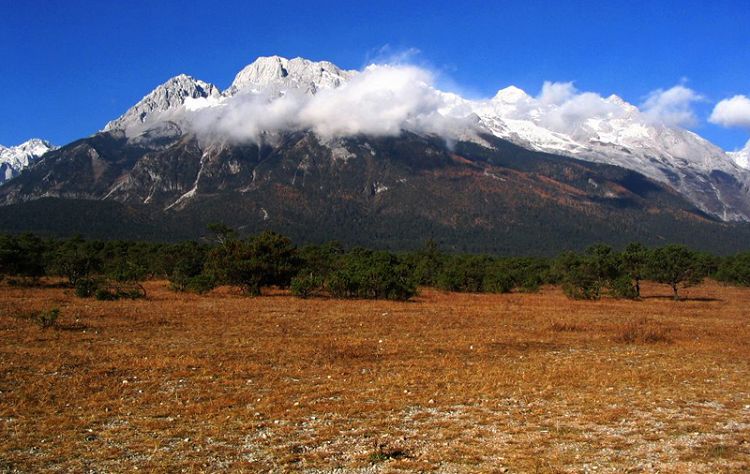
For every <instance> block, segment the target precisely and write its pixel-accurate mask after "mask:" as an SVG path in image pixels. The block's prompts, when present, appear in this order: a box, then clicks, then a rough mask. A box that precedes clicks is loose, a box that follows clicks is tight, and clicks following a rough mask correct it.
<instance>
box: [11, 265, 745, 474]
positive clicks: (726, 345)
mask: <svg viewBox="0 0 750 474" xmlns="http://www.w3.org/2000/svg"><path fill="white" fill-rule="evenodd" d="M57 278H58V277H53V278H52V279H48V278H42V280H41V282H40V285H38V286H35V287H18V286H9V285H7V284H4V283H3V284H0V348H2V349H1V350H0V351H1V354H2V355H1V356H0V357H1V358H2V361H3V364H2V367H3V371H2V394H1V396H0V413H1V414H3V420H2V423H0V458H2V461H0V464H3V465H7V466H12V468H13V469H14V470H17V471H21V472H45V471H54V472H84V471H88V470H90V469H91V467H92V466H96V469H97V470H98V471H107V472H121V471H134V470H136V468H137V470H138V471H143V472H181V471H186V472H194V471H195V472H205V471H232V472H268V471H280V472H286V471H298V470H301V469H304V470H308V471H311V472H329V471H333V470H340V471H342V472H347V471H353V472H357V471H369V470H373V471H377V472H380V471H382V472H391V471H393V472H445V471H457V472H480V473H481V472H498V471H502V470H504V469H507V472H586V471H592V472H594V471H596V472H643V471H646V472H652V471H653V472H656V471H658V472H675V473H681V472H685V473H686V472H746V471H748V469H750V456H748V453H747V450H746V449H744V446H745V444H743V443H746V440H747V439H748V436H750V429H749V428H748V426H747V423H746V422H745V421H744V420H746V419H747V400H746V398H747V397H746V396H745V394H746V392H747V380H748V378H750V367H749V366H748V363H747V361H748V360H750V347H749V346H748V345H747V344H746V341H747V339H748V337H750V326H748V325H747V324H746V323H747V311H746V308H747V307H748V305H750V291H749V290H748V289H747V288H738V287H732V286H728V285H719V284H717V283H715V282H712V281H707V282H704V283H703V284H700V285H696V286H692V287H688V288H686V289H682V288H681V289H680V296H681V298H682V301H680V303H679V304H675V303H674V302H673V301H671V300H670V298H671V296H672V290H671V288H669V287H668V286H666V285H663V284H657V283H653V282H651V281H648V280H646V281H644V282H642V285H641V286H642V288H641V290H642V300H641V301H639V302H637V303H633V302H631V301H624V300H619V299H613V298H608V297H605V296H604V295H603V296H602V298H601V299H600V300H598V301H596V302H589V301H577V300H571V299H568V298H567V297H565V296H564V295H563V294H562V293H561V292H560V290H559V288H558V287H554V286H543V287H541V288H540V290H539V292H538V293H537V294H534V295H527V294H520V293H517V292H513V293H510V294H507V293H506V294H466V293H447V292H444V291H436V290H433V289H430V288H426V287H422V289H421V291H420V294H419V295H417V296H415V297H413V298H412V301H410V302H400V301H387V300H356V301H351V300H337V299H331V298H312V299H306V300H303V299H300V298H296V297H293V296H290V295H289V293H288V290H279V289H276V288H267V289H264V294H265V295H268V297H261V298H254V299H248V298H244V297H241V296H238V294H237V291H236V290H235V289H233V288H228V287H219V288H217V289H216V290H214V291H212V292H211V293H209V294H207V295H205V296H201V297H196V296H193V295H186V294H185V293H183V292H175V291H173V290H171V289H170V288H169V283H168V282H167V281H166V280H147V281H145V282H144V283H143V285H144V286H145V287H146V289H147V292H148V294H149V298H148V299H140V300H135V301H130V300H116V301H111V302H98V301H95V300H83V299H80V298H78V297H77V296H75V294H74V292H73V291H72V290H71V289H70V288H66V287H63V286H59V285H51V282H55V281H58V280H57ZM51 308H60V312H59V315H58V316H59V317H58V319H57V322H56V324H55V326H54V328H55V330H54V331H51V330H49V329H48V330H46V331H43V330H41V329H40V328H39V325H38V323H36V322H35V321H32V320H28V319H18V318H16V317H13V316H14V315H23V314H30V313H32V312H33V313H37V312H41V311H48V310H50V309H51ZM71 328H76V329H75V330H73V329H71ZM613 447H616V449H614V448H613ZM121 453H127V454H121ZM540 460H541V461H540ZM595 467H596V469H594V468H595Z"/></svg>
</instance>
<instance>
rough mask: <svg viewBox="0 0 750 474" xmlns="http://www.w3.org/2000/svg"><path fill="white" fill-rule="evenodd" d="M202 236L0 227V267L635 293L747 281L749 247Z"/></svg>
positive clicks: (93, 293) (129, 283)
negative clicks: (551, 252)
mask: <svg viewBox="0 0 750 474" xmlns="http://www.w3.org/2000/svg"><path fill="white" fill-rule="evenodd" d="M210 233H211V235H212V236H213V237H212V238H211V239H210V241H206V242H196V241H183V242H179V243H162V242H147V241H135V240H133V241H123V240H110V241H104V240H86V239H83V238H81V237H74V238H69V239H55V238H42V237H40V236H38V235H34V234H29V233H26V234H19V235H2V236H0V275H2V278H4V279H5V281H6V283H7V284H9V285H39V284H41V279H42V277H53V278H55V279H56V280H55V281H57V282H58V283H56V284H57V285H64V286H66V287H69V288H71V289H74V291H75V293H76V295H77V296H80V297H84V298H85V297H95V298H97V299H104V300H106V299H118V298H142V297H146V296H147V294H146V290H145V288H144V286H143V285H142V282H143V281H146V280H149V279H166V280H168V281H169V283H170V286H171V288H172V289H173V290H174V291H178V292H193V293H206V292H208V291H211V290H212V289H213V288H215V287H217V286H221V285H229V286H233V287H236V288H238V289H239V290H240V291H242V292H243V293H245V294H247V295H248V296H258V295H261V294H262V293H263V291H265V289H267V288H270V287H276V288H283V289H289V290H290V291H291V292H292V294H294V295H295V296H298V297H301V298H308V297H333V298H368V299H372V298H377V299H391V300H408V299H409V298H411V297H412V296H414V295H416V294H417V291H418V288H419V287H420V286H426V287H434V288H438V289H441V290H446V291H456V292H492V293H507V292H511V291H517V292H535V291H538V289H539V288H540V287H541V286H542V285H559V286H560V287H561V288H562V291H564V292H565V294H566V295H568V296H569V297H570V298H574V299H590V300H596V299H599V298H601V297H603V296H607V297H614V298H628V299H639V298H640V297H641V294H640V288H641V282H642V281H644V280H650V281H655V282H658V283H662V284H665V285H669V287H670V288H671V290H672V292H673V295H674V298H675V299H679V298H680V289H681V288H684V287H687V286H690V285H695V284H698V283H700V282H701V281H703V279H705V278H709V277H710V278H714V279H716V280H718V281H720V282H724V283H727V284H732V285H741V286H750V252H744V253H739V254H736V255H731V256H715V255H712V254H709V253H705V252H698V251H694V250H691V249H690V248H688V247H685V246H682V245H676V244H671V245H666V246H662V247H646V246H644V245H641V244H639V243H632V244H629V245H627V246H626V247H625V248H623V249H621V250H619V251H618V250H615V249H614V248H612V247H611V246H608V245H604V244H598V245H593V246H590V247H589V248H587V249H586V250H585V251H583V252H572V251H567V252H563V253H561V254H560V255H558V256H556V257H499V256H493V255H477V254H458V253H447V252H444V251H442V250H441V249H440V248H439V246H438V245H437V244H436V243H435V242H434V241H427V242H425V243H424V244H423V245H422V247H421V248H419V249H418V250H416V251H410V252H399V253H393V252H388V251H383V250H371V249H366V248H362V247H353V248H345V247H344V246H343V245H341V244H340V243H338V242H327V243H325V244H321V245H304V246H297V245H295V244H294V243H293V242H292V241H291V240H290V239H289V238H287V237H285V236H283V235H281V234H278V233H275V232H272V231H265V232H262V233H260V234H256V235H253V236H250V237H244V238H242V237H239V236H238V234H237V233H236V231H235V230H234V229H232V228H229V227H227V226H226V225H223V224H213V225H211V226H210Z"/></svg>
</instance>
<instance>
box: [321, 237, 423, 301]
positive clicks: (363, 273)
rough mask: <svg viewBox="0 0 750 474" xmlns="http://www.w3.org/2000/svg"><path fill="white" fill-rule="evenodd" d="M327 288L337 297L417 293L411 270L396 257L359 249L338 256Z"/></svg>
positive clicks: (400, 297)
mask: <svg viewBox="0 0 750 474" xmlns="http://www.w3.org/2000/svg"><path fill="white" fill-rule="evenodd" d="M326 287H327V289H328V291H329V292H330V293H331V295H332V296H334V297H337V298H370V299H389V300H408V299H409V298H411V297H412V296H414V295H415V294H416V292H417V284H416V281H415V278H414V275H413V269H412V268H410V267H409V266H408V265H406V264H405V263H403V262H401V261H400V260H399V259H398V257H396V256H394V255H392V254H390V253H388V252H373V251H370V250H362V249H358V250H354V251H352V252H350V253H348V254H346V255H345V256H343V257H341V259H340V262H339V267H338V269H337V270H335V271H333V272H332V273H331V274H330V275H329V277H328V279H327V281H326Z"/></svg>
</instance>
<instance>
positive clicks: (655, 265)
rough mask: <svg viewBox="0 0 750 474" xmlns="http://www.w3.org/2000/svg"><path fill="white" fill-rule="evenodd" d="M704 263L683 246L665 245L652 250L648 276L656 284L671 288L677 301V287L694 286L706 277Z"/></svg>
mask: <svg viewBox="0 0 750 474" xmlns="http://www.w3.org/2000/svg"><path fill="white" fill-rule="evenodd" d="M706 273H707V269H706V265H705V262H704V261H703V260H702V259H701V258H700V256H699V255H698V254H696V253H695V252H693V251H692V250H690V249H688V248H687V247H685V246H684V245H667V246H666V247H661V248H658V249H656V250H654V251H653V252H652V254H651V258H650V259H649V263H648V275H649V277H650V278H651V279H653V280H654V281H656V282H658V283H664V284H667V285H669V286H670V287H671V288H672V292H673V294H674V299H675V300H678V299H679V294H678V287H679V286H680V285H682V286H683V287H688V286H691V285H696V284H698V283H700V282H702V281H703V279H704V278H705V277H706Z"/></svg>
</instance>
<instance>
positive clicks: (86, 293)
mask: <svg viewBox="0 0 750 474" xmlns="http://www.w3.org/2000/svg"><path fill="white" fill-rule="evenodd" d="M100 286H101V282H100V281H98V280H96V279H94V278H81V279H79V280H78V281H76V285H75V292H76V296H77V297H79V298H91V297H92V296H94V295H95V294H96V292H97V290H98V289H99V287H100Z"/></svg>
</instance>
